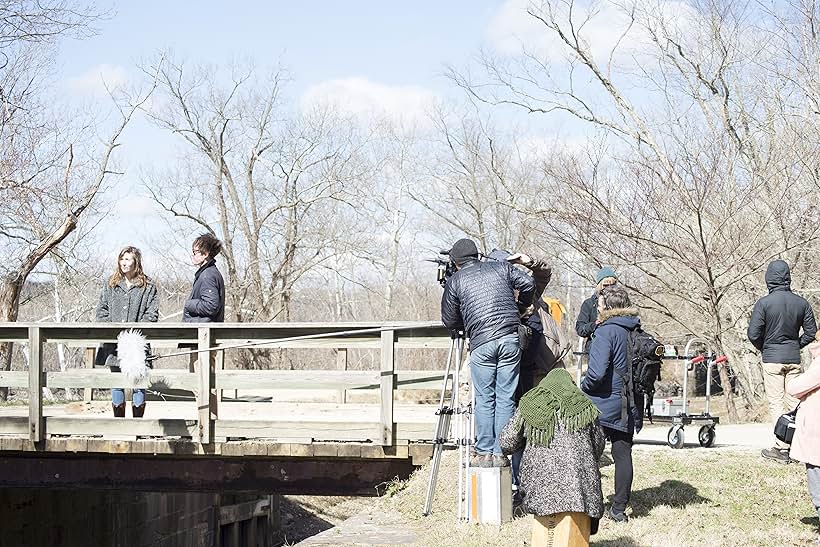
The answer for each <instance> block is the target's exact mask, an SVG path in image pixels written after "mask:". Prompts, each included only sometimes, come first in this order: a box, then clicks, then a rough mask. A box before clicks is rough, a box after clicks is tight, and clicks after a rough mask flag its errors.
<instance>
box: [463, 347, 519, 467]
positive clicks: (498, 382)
mask: <svg viewBox="0 0 820 547" xmlns="http://www.w3.org/2000/svg"><path fill="white" fill-rule="evenodd" d="M520 363H521V348H520V347H519V345H518V334H517V333H515V334H508V335H506V336H502V337H501V338H498V339H497V340H492V341H490V342H486V343H484V344H482V345H480V346H479V347H477V348H475V349H474V350H473V351H472V352H471V354H470V374H471V376H472V382H473V389H474V390H475V432H476V441H475V450H476V452H477V453H478V454H499V455H500V454H501V444H500V443H499V439H498V438H499V436H500V435H501V430H502V429H504V426H505V425H507V422H509V421H510V418H512V416H513V413H514V412H515V388H516V387H518V368H519V365H520Z"/></svg>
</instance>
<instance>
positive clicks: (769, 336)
mask: <svg viewBox="0 0 820 547" xmlns="http://www.w3.org/2000/svg"><path fill="white" fill-rule="evenodd" d="M791 282H792V278H791V273H790V272H789V265H788V264H786V263H785V262H783V261H782V260H775V261H774V262H772V263H771V264H769V267H768V268H766V287H767V288H768V289H769V294H768V295H766V296H764V297H763V298H761V299H760V300H758V301H757V302H755V306H754V309H752V318H751V320H750V321H749V329H748V330H747V332H746V334H747V335H748V336H749V341H750V342H751V343H752V345H753V346H754V347H756V348H757V349H758V350H760V351H762V352H763V362H764V363H792V364H794V363H800V348H803V347H804V346H807V345H808V344H809V343H810V342H811V341H812V340H814V335H815V334H817V324H816V323H815V321H814V312H812V309H811V306H810V305H809V303H808V302H807V301H806V299H805V298H802V297H800V296H797V295H796V294H794V293H793V292H792V290H791ZM801 328H802V329H803V334H802V335H801V334H800V329H801Z"/></svg>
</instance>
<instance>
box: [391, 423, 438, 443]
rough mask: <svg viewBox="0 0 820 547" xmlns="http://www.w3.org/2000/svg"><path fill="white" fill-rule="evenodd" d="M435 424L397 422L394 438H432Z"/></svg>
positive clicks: (422, 439) (406, 439)
mask: <svg viewBox="0 0 820 547" xmlns="http://www.w3.org/2000/svg"><path fill="white" fill-rule="evenodd" d="M434 429H435V424H434V423H430V422H399V423H397V424H396V438H397V439H402V440H403V441H429V440H431V439H432V438H433V433H434Z"/></svg>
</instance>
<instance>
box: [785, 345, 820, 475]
mask: <svg viewBox="0 0 820 547" xmlns="http://www.w3.org/2000/svg"><path fill="white" fill-rule="evenodd" d="M808 348H809V352H811V357H812V360H811V365H810V366H809V369H808V370H807V371H806V372H804V373H803V374H801V375H800V376H798V377H797V378H795V379H794V380H792V381H790V382H788V383H787V384H786V391H787V392H788V393H789V394H791V395H793V396H795V397H797V398H798V399H800V408H799V409H798V410H797V420H796V421H795V426H796V428H795V431H794V439H792V446H791V451H790V452H789V456H790V457H791V458H792V459H795V460H797V461H800V462H803V463H810V464H812V465H820V390H818V388H820V342H812V343H811V344H809V346H808Z"/></svg>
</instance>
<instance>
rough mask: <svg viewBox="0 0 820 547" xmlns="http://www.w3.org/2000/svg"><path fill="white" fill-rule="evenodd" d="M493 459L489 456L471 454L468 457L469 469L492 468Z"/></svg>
mask: <svg viewBox="0 0 820 547" xmlns="http://www.w3.org/2000/svg"><path fill="white" fill-rule="evenodd" d="M492 466H493V457H492V455H491V454H473V455H472V456H470V467H492Z"/></svg>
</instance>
